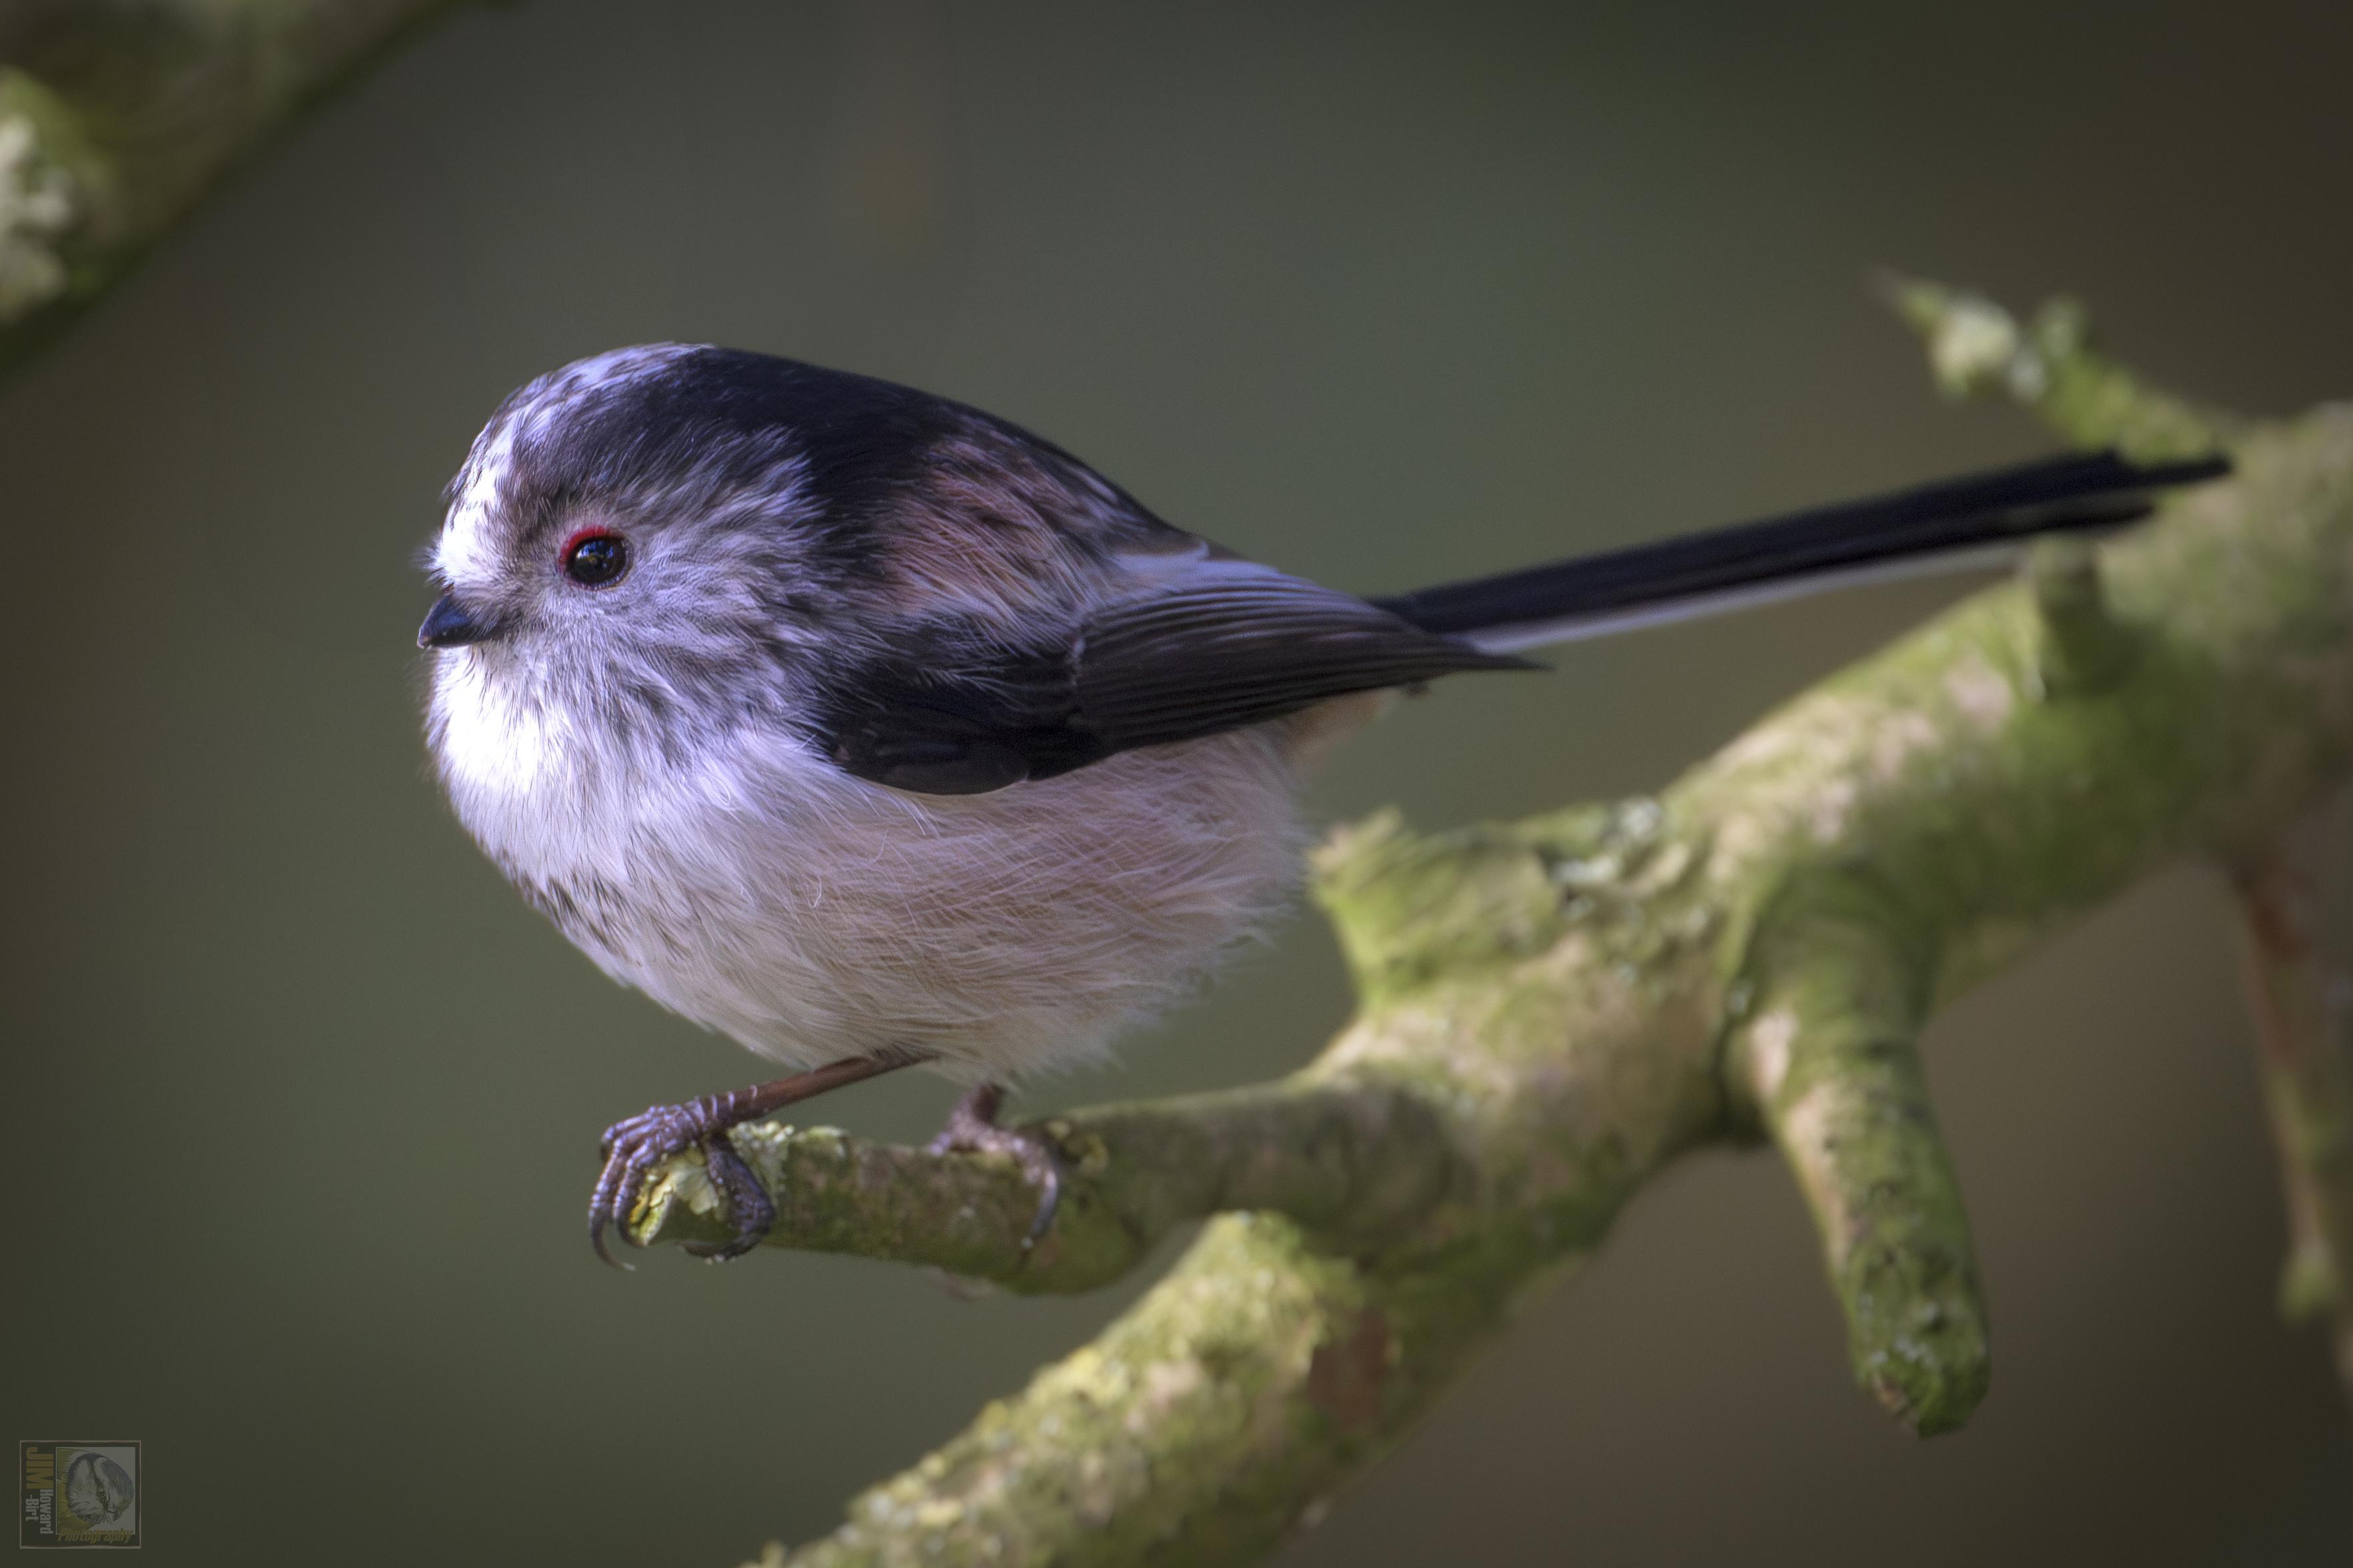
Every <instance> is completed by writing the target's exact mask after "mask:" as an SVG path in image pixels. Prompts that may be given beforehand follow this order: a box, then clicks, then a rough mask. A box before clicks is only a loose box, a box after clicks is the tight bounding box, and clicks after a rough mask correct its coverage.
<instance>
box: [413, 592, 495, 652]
mask: <svg viewBox="0 0 2353 1568" xmlns="http://www.w3.org/2000/svg"><path fill="white" fill-rule="evenodd" d="M490 635H491V627H489V626H484V625H483V624H482V623H481V622H480V621H478V620H476V619H474V617H473V616H470V615H468V614H467V613H466V606H464V605H460V604H459V603H458V595H455V594H444V595H441V596H440V597H439V598H438V599H436V600H435V601H434V602H433V608H432V609H431V610H430V611H428V612H427V614H426V616H425V624H424V625H423V626H419V627H417V647H464V646H465V645H466V644H468V643H470V642H480V641H481V640H482V639H483V638H484V637H489V636H490Z"/></svg>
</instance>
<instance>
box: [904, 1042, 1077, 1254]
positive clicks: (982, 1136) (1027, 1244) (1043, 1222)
mask: <svg viewBox="0 0 2353 1568" xmlns="http://www.w3.org/2000/svg"><path fill="white" fill-rule="evenodd" d="M1003 1095H1004V1090H1003V1089H999V1088H997V1086H995V1085H993V1084H983V1085H981V1086H979V1087H978V1088H977V1089H974V1090H973V1091H972V1092H971V1093H969V1094H967V1095H966V1096H965V1098H964V1099H963V1100H960V1101H958V1102H957V1104H956V1108H955V1110H952V1111H950V1112H949V1113H948V1124H947V1125H946V1126H945V1127H944V1128H942V1129H941V1130H940V1135H939V1136H938V1137H936V1138H934V1139H933V1140H932V1142H931V1143H930V1145H929V1148H930V1150H931V1152H933V1153H934V1154H952V1153H957V1152H967V1151H990V1152H997V1153H1000V1154H1010V1155H1011V1156H1013V1159H1014V1161H1015V1163H1018V1165H1019V1166H1020V1167H1021V1173H1022V1174H1023V1175H1025V1176H1027V1177H1029V1180H1030V1182H1031V1184H1033V1185H1035V1186H1036V1187H1037V1189H1038V1212H1037V1214H1036V1215H1033V1216H1031V1218H1030V1221H1029V1230H1028V1232H1027V1233H1026V1234H1024V1235H1023V1237H1022V1238H1021V1256H1022V1257H1023V1258H1028V1257H1029V1253H1030V1250H1031V1249H1032V1248H1034V1247H1036V1246H1037V1245H1038V1244H1039V1242H1040V1241H1043V1240H1044V1239H1045V1238H1046V1233H1047V1232H1049V1231H1050V1230H1052V1229H1053V1228H1054V1216H1055V1215H1058V1214H1059V1213H1060V1212H1061V1207H1062V1172H1063V1164H1064V1162H1063V1159H1062V1152H1061V1150H1060V1148H1059V1147H1058V1146H1056V1144H1055V1143H1054V1142H1053V1140H1052V1139H1050V1138H1049V1137H1048V1136H1047V1135H1046V1134H1045V1133H1043V1132H1040V1131H1035V1130H1034V1129H1029V1128H1013V1127H999V1126H997V1106H998V1104H999V1102H1000V1101H1001V1100H1002V1098H1003Z"/></svg>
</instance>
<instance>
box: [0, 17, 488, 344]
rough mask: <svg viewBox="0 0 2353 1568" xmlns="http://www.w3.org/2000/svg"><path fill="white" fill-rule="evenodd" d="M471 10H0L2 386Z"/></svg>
mask: <svg viewBox="0 0 2353 1568" xmlns="http://www.w3.org/2000/svg"><path fill="white" fill-rule="evenodd" d="M455 4H456V0H8V4H7V5H0V378H4V377H5V376H6V375H7V374H10V373H12V372H14V371H15V370H16V369H17V368H18V367H19V366H21V365H22V364H24V363H26V362H27V361H28V360H29V359H30V358H31V357H32V355H33V354H35V353H37V352H38V351H39V350H40V349H41V348H43V347H45V346H46V345H47V344H48V343H49V342H51V341H53V340H54V339H55V338H56V337H57V336H58V333H59V332H60V331H63V330H64V329H65V328H66V327H67V326H69V325H70V324H71V323H72V322H73V321H76V320H78V319H79V317H80V315H81V314H82V312H83V311H84V310H88V309H89V308H90V305H91V304H93V303H95V302H96V301H97V300H99V299H100V297H101V296H102V295H104V294H105V292H106V291H107V290H108V289H111V288H112V287H113V286H114V284H115V283H116V282H118V281H120V280H121V279H122V278H123V277H124V276H125V275H126V274H127V273H128V272H129V271H130V270H131V269H132V267H134V266H135V265H136V264H137V263H138V261H139V259H140V258H142V257H143V256H144V255H145V254H146V253H147V252H148V251H149V249H151V248H152V247H153V246H154V245H155V243H156V242H157V241H158V240H160V239H162V238H163V237H164V236H165V235H166V234H168V233H170V232H171V231H172V229H174V227H176V226H178V225H179V223H180V222H181V221H182V220H183V219H184V218H185V217H186V216H188V214H189V213H191V212H193V211H194V210H195V207H196V206H197V205H199V204H200V203H201V202H202V201H203V200H204V198H205V197H206V195H209V194H210V193H211V192H212V191H213V190H214V189H216V187H217V186H218V184H219V183H220V181H221V180H222V178H223V177H224V176H226V175H227V174H229V173H230V172H231V171H233V170H234V169H236V168H237V166H238V165H239V164H241V163H244V162H245V160H246V159H247V158H248V157H249V156H251V155H252V154H253V153H256V152H257V151H259V149H261V148H262V147H264V146H266V145H267V144H268V143H269V142H270V140H271V139H272V138H274V137H275V136H277V135H278V134H279V133H280V132H282V131H284V130H285V129H286V128H287V127H288V126H290V125H291V124H292V123H293V122H294V121H297V120H299V119H300V118H301V115H302V114H303V113H304V112H305V111H307V110H310V109H311V108H312V107H314V106H315V105H317V104H319V103H321V102H322V101H324V100H326V99H327V98H329V97H331V96H332V94H333V93H334V92H335V91H336V90H338V89H341V88H342V87H343V86H344V85H345V84H346V83H348V82H349V81H350V80H352V79H353V78H354V77H356V76H357V75H358V74H359V73H360V72H361V71H362V70H363V69H364V68H365V67H366V66H368V65H369V64H371V63H372V62H374V61H375V60H376V59H378V58H382V57H383V56H384V55H385V54H386V53H388V52H389V51H390V50H391V49H392V47H394V46H395V45H396V44H397V43H398V42H400V41H401V40H402V39H403V38H405V37H407V36H408V35H410V34H411V33H413V32H415V31H417V30H419V29H421V28H422V27H424V26H426V25H427V24H428V23H430V22H431V21H433V20H434V19H436V18H437V17H438V16H440V15H441V14H443V13H444V12H447V11H448V10H450V9H452V8H453V7H454V5H455Z"/></svg>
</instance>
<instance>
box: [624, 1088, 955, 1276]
mask: <svg viewBox="0 0 2353 1568" xmlns="http://www.w3.org/2000/svg"><path fill="white" fill-rule="evenodd" d="M922 1059H923V1058H921V1057H919V1056H905V1055H901V1056H888V1057H882V1056H874V1057H849V1058H844V1059H843V1060H841V1061H838V1062H831V1063H828V1064H827V1065H826V1066H824V1067H821V1068H815V1069H814V1070H812V1071H809V1072H804V1073H795V1074H794V1075H793V1076H792V1077H790V1078H780V1079H776V1080H775V1081H774V1082H772V1083H755V1084H754V1085H753V1086H752V1087H751V1088H749V1089H736V1090H734V1091H733V1092H732V1093H728V1094H706V1095H704V1096H703V1097H702V1099H701V1100H688V1101H686V1102H685V1103H684V1104H682V1105H657V1106H653V1107H650V1108H649V1109H648V1110H641V1111H639V1112H638V1114H637V1115H635V1116H632V1117H628V1118H627V1119H626V1120H623V1121H616V1122H615V1123H613V1125H611V1126H610V1127H607V1129H605V1136H604V1139H603V1141H602V1142H599V1143H598V1144H597V1146H596V1152H597V1155H598V1157H599V1158H601V1159H602V1160H603V1161H604V1162H605V1168H604V1170H603V1171H601V1172H600V1173H598V1174H597V1177H596V1188H595V1190H594V1191H592V1192H591V1193H590V1194H589V1195H588V1241H589V1244H590V1245H591V1246H593V1247H596V1256H597V1257H599V1258H603V1259H604V1260H605V1261H606V1262H607V1263H614V1261H615V1260H614V1258H613V1255H612V1254H611V1253H609V1252H607V1251H606V1250H605V1229H606V1227H607V1226H610V1225H612V1224H613V1223H614V1222H615V1218H616V1216H617V1215H627V1214H628V1212H629V1211H630V1210H631V1209H633V1208H635V1207H636V1206H637V1202H638V1189H639V1188H640V1187H641V1186H643V1185H644V1184H645V1179H646V1177H647V1176H649V1175H650V1174H651V1173H653V1170H654V1167H655V1166H657V1165H659V1164H660V1163H662V1162H663V1161H664V1160H667V1159H669V1158H670V1156H671V1155H673V1154H683V1153H684V1152H686V1151H688V1150H689V1149H692V1148H694V1147H696V1146H697V1145H700V1146H701V1147H702V1158H703V1163H705V1164H706V1165H707V1166H708V1167H709V1169H710V1172H711V1183H712V1185H713V1186H715V1187H717V1188H718V1189H719V1190H720V1191H721V1192H722V1193H723V1194H726V1198H727V1209H728V1215H729V1217H730V1218H731V1219H732V1220H733V1222H734V1226H735V1236H734V1238H733V1240H731V1241H729V1242H727V1243H725V1244H724V1245H723V1246H719V1247H702V1246H692V1245H690V1246H689V1247H688V1248H687V1250H688V1251H690V1252H692V1253H693V1254H695V1256H697V1257H699V1258H711V1259H712V1260H713V1261H714V1262H724V1261H725V1260H726V1259H728V1258H740V1257H742V1256H743V1255H744V1253H746V1252H749V1251H751V1250H752V1248H754V1247H757V1246H758V1245H759V1244H760V1238H761V1237H764V1236H765V1235H767V1234H768V1227H769V1226H772V1225H774V1224H776V1205H775V1204H773V1203H771V1202H769V1200H768V1194H767V1190H766V1189H765V1188H764V1187H762V1186H761V1185H760V1181H759V1178H758V1177H756V1176H754V1175H753V1174H752V1170H751V1167H750V1166H748V1165H746V1164H744V1158H743V1156H742V1155H740V1154H738V1153H736V1152H735V1145H734V1144H733V1143H732V1142H729V1141H728V1138H727V1130H728V1129H729V1128H731V1127H739V1126H741V1125H743V1124H744V1122H746V1121H758V1120H759V1119H760V1118H762V1117H763V1116H767V1115H771V1114H773V1113H774V1112H776V1111H779V1110H783V1109H784V1108H785V1107H786V1106H787V1105H794V1104H797V1103H798V1102H799V1101H801V1100H808V1099H812V1098H814V1097H815V1096H817V1095H820V1094H823V1093H825V1092H826V1091H827V1090H828V1089H839V1088H841V1087H842V1086H843V1085H845V1084H852V1083H856V1082H858V1081H859V1080H860V1079H870V1078H875V1077H879V1076H880V1075H881V1074H883V1073H886V1072H891V1071H893V1070H895V1069H897V1068H903V1067H912V1066H913V1065H914V1064H915V1063H916V1062H918V1061H920V1060H922ZM623 1234H625V1235H626V1234H627V1232H626V1230H625V1231H624V1233H623ZM615 1266H616V1267H617V1268H628V1265H627V1264H625V1263H620V1264H616V1265H615Z"/></svg>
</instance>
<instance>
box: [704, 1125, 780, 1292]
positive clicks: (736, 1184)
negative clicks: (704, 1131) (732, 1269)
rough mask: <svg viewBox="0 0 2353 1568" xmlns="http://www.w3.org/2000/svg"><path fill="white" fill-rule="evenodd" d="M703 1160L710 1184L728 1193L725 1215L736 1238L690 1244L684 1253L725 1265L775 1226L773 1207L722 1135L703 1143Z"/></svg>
mask: <svg viewBox="0 0 2353 1568" xmlns="http://www.w3.org/2000/svg"><path fill="white" fill-rule="evenodd" d="M702 1160H703V1164H704V1166H705V1167H706V1168H707V1169H708V1170H709V1171H710V1173H711V1181H712V1185H714V1186H716V1187H718V1188H719V1189H720V1190H721V1191H723V1192H724V1193H725V1194H727V1212H728V1215H729V1216H730V1217H731V1218H733V1220H734V1222H735V1235H734V1237H733V1238H732V1239H730V1240H728V1241H726V1242H723V1243H722V1244H720V1245H717V1246H712V1245H711V1244H710V1243H707V1242H690V1243H688V1244H687V1247H686V1250H687V1251H689V1252H691V1253H692V1254H693V1255H694V1256H695V1257H697V1258H707V1259H709V1260H710V1261H711V1262H713V1263H726V1262H728V1261H730V1260H732V1259H734V1258H741V1257H743V1256H744V1254H745V1253H747V1252H749V1251H751V1250H752V1249H753V1248H754V1247H757V1246H759V1245H760V1242H761V1239H762V1238H763V1237H765V1236H766V1235H767V1234H768V1231H769V1230H770V1228H771V1227H773V1226H775V1225H776V1204H775V1203H774V1202H773V1201H772V1200H771V1199H770V1198H769V1196H768V1190H767V1189H766V1188H765V1187H764V1186H762V1185H761V1184H760V1179H759V1178H758V1177H757V1176H754V1174H753V1173H752V1168H751V1167H750V1166H749V1165H746V1164H745V1163H744V1157H743V1156H742V1155H741V1154H738V1153H737V1152H735V1145H734V1143H733V1142H732V1141H730V1140H729V1138H728V1136H727V1134H725V1133H724V1132H718V1133H714V1134H712V1137H711V1138H710V1139H709V1140H708V1141H706V1142H704V1144H703V1146H702Z"/></svg>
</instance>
